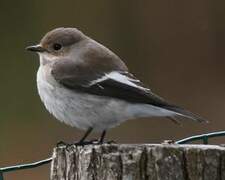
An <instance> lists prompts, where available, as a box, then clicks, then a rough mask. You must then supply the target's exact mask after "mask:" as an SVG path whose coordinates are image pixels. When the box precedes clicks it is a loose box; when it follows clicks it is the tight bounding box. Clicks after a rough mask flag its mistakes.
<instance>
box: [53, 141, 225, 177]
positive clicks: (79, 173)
mask: <svg viewBox="0 0 225 180" xmlns="http://www.w3.org/2000/svg"><path fill="white" fill-rule="evenodd" d="M51 180H225V148H224V147H220V146H213V145H164V144H162V145H158V144H157V145H155V144H143V145H128V144H126V145H125V144H123V145H120V144H111V145H89V146H84V147H76V146H69V147H65V146H62V147H57V148H55V149H54V152H53V161H52V165H51Z"/></svg>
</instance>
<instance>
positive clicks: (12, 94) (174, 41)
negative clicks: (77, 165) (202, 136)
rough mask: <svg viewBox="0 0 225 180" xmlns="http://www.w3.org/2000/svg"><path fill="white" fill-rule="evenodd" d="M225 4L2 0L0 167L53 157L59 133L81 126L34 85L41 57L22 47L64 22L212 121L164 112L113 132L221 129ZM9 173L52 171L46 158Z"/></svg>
mask: <svg viewBox="0 0 225 180" xmlns="http://www.w3.org/2000/svg"><path fill="white" fill-rule="evenodd" d="M224 6H225V2H224V1H222V0H217V1H207V0H199V1H196V0H189V1H180V0H159V1H152V0H149V1H130V0H123V1H119V0H108V1H105V0H98V1H87V0H73V1H52V0H49V1H45V0H32V1H28V0H21V1H3V0H1V1H0V22H1V28H0V32H1V33H0V39H1V43H0V52H1V57H0V58H1V59H0V65H1V66H0V68H1V70H0V78H1V91H0V92H1V93H0V99H1V101H0V105H1V111H0V141H1V144H0V167H1V166H6V165H12V164H16V163H23V162H30V161H35V160H39V159H43V158H44V157H48V156H49V155H51V152H52V148H53V147H54V146H55V144H56V142H58V141H60V140H64V141H68V142H71V141H75V140H77V139H79V137H80V136H81V135H82V133H83V132H82V131H79V130H77V129H75V128H70V127H68V126H66V125H64V124H61V123H60V122H58V121H55V120H54V118H53V117H52V116H51V115H50V114H49V113H48V112H47V111H46V110H45V108H44V106H43V105H42V103H41V101H40V99H39V97H38V94H37V90H36V71H37V68H38V64H39V62H38V57H37V56H35V55H33V54H31V53H28V52H25V50H24V48H25V47H26V46H27V45H30V44H33V43H37V42H38V41H39V40H40V38H41V37H42V36H43V35H44V34H45V33H46V32H47V31H49V30H51V29H53V28H55V27H59V26H64V27H67V26H72V27H77V28H79V29H81V30H82V31H84V32H85V33H86V34H88V35H89V36H91V37H92V38H94V39H96V40H97V41H99V42H101V43H103V44H104V45H106V46H107V47H109V48H110V49H112V50H113V51H114V52H115V53H117V54H118V55H119V56H120V57H121V58H122V59H123V60H124V61H125V62H126V63H127V65H128V66H129V67H130V70H131V71H132V72H133V73H134V74H135V75H136V76H138V77H139V78H140V79H141V80H142V81H143V82H145V83H146V84H148V85H149V86H150V87H151V89H152V90H153V91H154V92H156V93H157V94H159V95H161V96H163V97H164V98H165V99H167V100H169V101H171V102H174V103H176V104H179V105H182V106H184V107H186V108H188V109H189V110H191V111H193V112H195V113H197V114H200V115H202V116H203V117H205V118H206V119H209V120H210V121H211V123H210V124H206V125H205V124H198V123H195V122H192V121H185V122H184V123H183V126H181V127H180V126H177V125H175V124H173V123H171V122H170V121H168V120H167V119H154V118H152V119H144V120H134V121H129V122H126V123H124V124H122V125H121V126H119V127H117V128H115V129H112V130H111V131H109V132H108V136H107V137H108V139H114V140H116V141H117V142H119V143H159V142H162V141H163V140H165V139H174V140H176V139H180V138H182V137H186V136H189V135H193V134H198V133H206V132H210V131H215V130H223V129H224V128H225V122H224V121H225V112H224V110H225V78H224V76H225V71H224V70H225V61H224V60H225V59H224V58H225V57H224V56H225V11H224ZM94 136H96V134H94V135H93V136H92V137H94ZM224 139H225V138H224ZM224 139H216V140H213V141H211V142H212V143H224ZM7 179H8V180H9V179H11V180H20V179H21V180H22V179H23V180H25V179H32V180H36V179H49V166H45V167H41V168H38V169H34V170H26V171H20V172H16V173H10V174H7V175H6V180H7Z"/></svg>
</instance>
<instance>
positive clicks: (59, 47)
mask: <svg viewBox="0 0 225 180" xmlns="http://www.w3.org/2000/svg"><path fill="white" fill-rule="evenodd" d="M61 48H62V45H61V44H58V43H55V44H53V49H54V50H55V51H58V50H60V49H61Z"/></svg>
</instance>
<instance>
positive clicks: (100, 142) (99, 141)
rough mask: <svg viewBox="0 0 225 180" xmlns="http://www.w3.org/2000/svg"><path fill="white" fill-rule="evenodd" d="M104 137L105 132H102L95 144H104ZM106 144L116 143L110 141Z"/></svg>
mask: <svg viewBox="0 0 225 180" xmlns="http://www.w3.org/2000/svg"><path fill="white" fill-rule="evenodd" d="M105 135H106V130H104V131H103V132H102V134H101V137H100V139H99V140H98V142H97V143H98V144H103V143H104V139H105ZM106 143H107V144H112V143H116V142H115V141H113V140H112V141H107V142H106Z"/></svg>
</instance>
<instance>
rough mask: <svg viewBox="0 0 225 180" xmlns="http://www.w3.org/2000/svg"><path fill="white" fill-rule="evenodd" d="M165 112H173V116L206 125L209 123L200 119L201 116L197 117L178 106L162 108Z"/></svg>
mask: <svg viewBox="0 0 225 180" xmlns="http://www.w3.org/2000/svg"><path fill="white" fill-rule="evenodd" d="M164 108H165V109H167V110H170V111H173V112H174V113H175V116H182V117H186V118H189V119H192V120H195V121H198V122H201V123H208V122H209V121H207V120H205V119H204V118H202V117H201V116H198V115H196V114H194V113H192V112H190V111H188V110H186V109H184V108H181V107H178V106H173V105H171V106H166V107H164Z"/></svg>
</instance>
